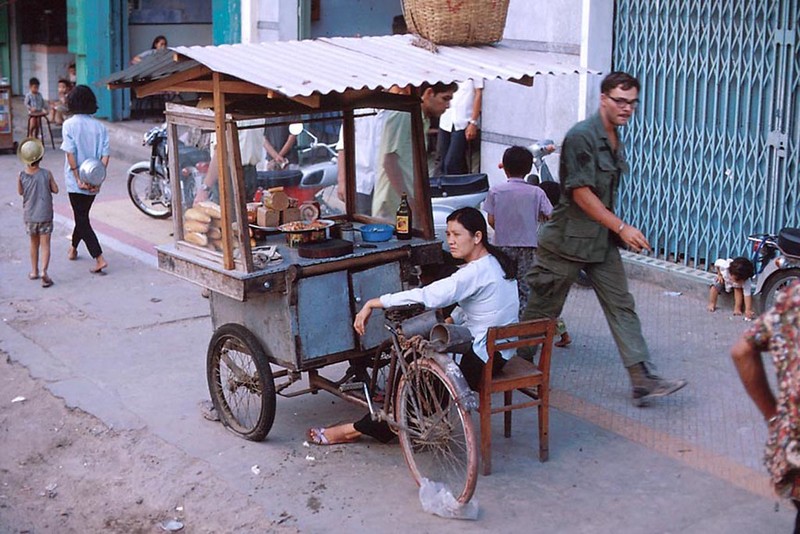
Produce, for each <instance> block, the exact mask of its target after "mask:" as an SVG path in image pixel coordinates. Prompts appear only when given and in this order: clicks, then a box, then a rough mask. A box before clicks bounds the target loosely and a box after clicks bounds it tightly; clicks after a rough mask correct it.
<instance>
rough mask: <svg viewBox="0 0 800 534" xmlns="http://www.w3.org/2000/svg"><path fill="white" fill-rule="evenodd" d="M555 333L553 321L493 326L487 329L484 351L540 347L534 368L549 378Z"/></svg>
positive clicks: (536, 320)
mask: <svg viewBox="0 0 800 534" xmlns="http://www.w3.org/2000/svg"><path fill="white" fill-rule="evenodd" d="M555 333H556V321H555V320H554V319H534V320H532V321H524V322H521V323H512V324H509V325H506V326H495V327H492V328H490V329H489V331H488V333H487V337H486V349H487V352H488V353H489V354H494V353H495V352H496V351H501V350H507V349H517V348H520V347H536V346H538V345H541V346H542V349H541V351H540V353H539V361H538V363H537V364H536V366H537V367H538V368H539V371H541V372H542V374H543V375H544V376H545V378H547V377H549V376H550V356H551V354H552V352H553V338H554V337H555Z"/></svg>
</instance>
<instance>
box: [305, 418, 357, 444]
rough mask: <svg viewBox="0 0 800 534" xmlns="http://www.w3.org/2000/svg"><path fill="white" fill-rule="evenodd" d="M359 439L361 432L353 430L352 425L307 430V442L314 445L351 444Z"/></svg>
mask: <svg viewBox="0 0 800 534" xmlns="http://www.w3.org/2000/svg"><path fill="white" fill-rule="evenodd" d="M360 437H361V432H359V431H358V430H356V429H355V427H354V426H353V423H347V424H344V425H335V426H331V427H328V428H322V427H315V428H309V429H308V441H309V443H313V444H315V445H336V444H338V443H352V442H354V441H356V440H358V438H360Z"/></svg>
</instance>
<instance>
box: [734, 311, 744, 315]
mask: <svg viewBox="0 0 800 534" xmlns="http://www.w3.org/2000/svg"><path fill="white" fill-rule="evenodd" d="M741 314H742V312H740V311H739V310H733V315H741Z"/></svg>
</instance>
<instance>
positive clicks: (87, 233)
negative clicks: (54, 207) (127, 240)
mask: <svg viewBox="0 0 800 534" xmlns="http://www.w3.org/2000/svg"><path fill="white" fill-rule="evenodd" d="M94 197H95V196H94V195H84V194H81V193H70V194H69V203H70V205H71V206H72V215H73V217H74V218H75V229H74V230H72V247H73V248H75V249H77V248H78V245H80V243H81V241H83V242H84V243H86V248H87V250H89V255H90V256H91V257H92V258H96V257H98V256H100V255H101V254H102V253H103V249H102V248H100V243H99V242H98V241H97V235H96V234H95V233H94V230H93V229H92V224H91V222H90V221H89V210H91V209H92V204H93V203H94Z"/></svg>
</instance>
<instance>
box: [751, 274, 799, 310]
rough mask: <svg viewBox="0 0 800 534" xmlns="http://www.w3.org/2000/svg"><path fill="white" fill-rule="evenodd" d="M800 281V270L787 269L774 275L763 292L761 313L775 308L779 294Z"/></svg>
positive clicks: (765, 285)
mask: <svg viewBox="0 0 800 534" xmlns="http://www.w3.org/2000/svg"><path fill="white" fill-rule="evenodd" d="M797 279H800V269H786V270H782V271H778V272H776V273H775V274H773V275H772V276H771V277H770V279H769V280H767V283H766V284H764V287H763V288H762V290H761V301H760V304H761V310H760V311H761V313H764V312H765V311H767V310H769V309H770V308H772V307H773V306H775V300H776V298H777V296H778V292H779V291H780V290H781V289H783V288H784V287H786V286H788V285H789V284H791V283H792V282H794V281H795V280H797Z"/></svg>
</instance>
